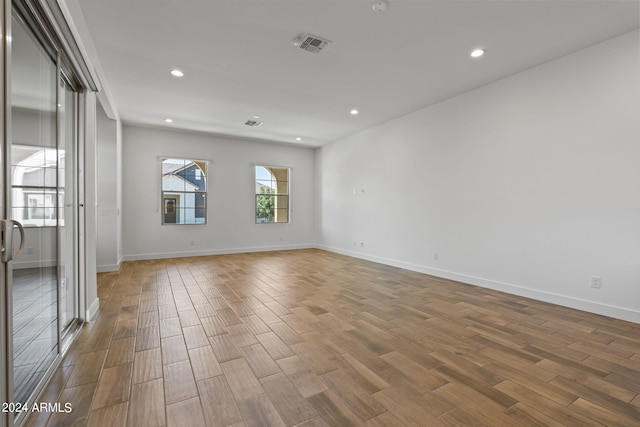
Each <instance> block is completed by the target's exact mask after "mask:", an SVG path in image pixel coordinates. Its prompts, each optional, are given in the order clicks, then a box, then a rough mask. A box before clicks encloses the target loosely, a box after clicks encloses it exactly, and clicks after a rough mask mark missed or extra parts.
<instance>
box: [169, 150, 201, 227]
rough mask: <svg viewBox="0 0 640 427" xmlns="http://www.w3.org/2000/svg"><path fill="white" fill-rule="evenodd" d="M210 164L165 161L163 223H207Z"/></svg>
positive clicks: (177, 160)
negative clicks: (208, 168) (207, 177)
mask: <svg viewBox="0 0 640 427" xmlns="http://www.w3.org/2000/svg"><path fill="white" fill-rule="evenodd" d="M206 176H207V162H204V161H198V160H188V159H168V158H165V159H162V223H163V224H206V223H207V184H206V181H207V180H206Z"/></svg>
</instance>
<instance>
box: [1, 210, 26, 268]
mask: <svg viewBox="0 0 640 427" xmlns="http://www.w3.org/2000/svg"><path fill="white" fill-rule="evenodd" d="M14 227H18V231H20V247H19V248H18V251H17V252H16V253H15V254H14V253H13V230H14ZM0 233H1V234H2V236H1V238H0V240H1V242H0V243H1V246H0V257H1V258H2V262H9V261H11V260H12V259H16V258H18V257H19V256H20V255H22V251H23V250H24V228H23V227H22V224H20V222H18V221H16V220H13V219H3V220H0Z"/></svg>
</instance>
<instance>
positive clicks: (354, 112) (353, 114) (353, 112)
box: [349, 108, 359, 116]
mask: <svg viewBox="0 0 640 427" xmlns="http://www.w3.org/2000/svg"><path fill="white" fill-rule="evenodd" d="M349 113H350V114H351V115H352V116H356V115H358V113H359V111H358V110H356V109H355V108H354V109H352V110H351V111H349Z"/></svg>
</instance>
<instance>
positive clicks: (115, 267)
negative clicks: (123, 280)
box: [97, 264, 120, 273]
mask: <svg viewBox="0 0 640 427" xmlns="http://www.w3.org/2000/svg"><path fill="white" fill-rule="evenodd" d="M119 270H120V264H110V265H109V264H107V265H99V266H97V271H98V273H110V272H112V271H119Z"/></svg>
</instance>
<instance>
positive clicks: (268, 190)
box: [255, 166, 289, 223]
mask: <svg viewBox="0 0 640 427" xmlns="http://www.w3.org/2000/svg"><path fill="white" fill-rule="evenodd" d="M255 178H256V223H265V222H289V168H278V167H273V166H256V167H255Z"/></svg>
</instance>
